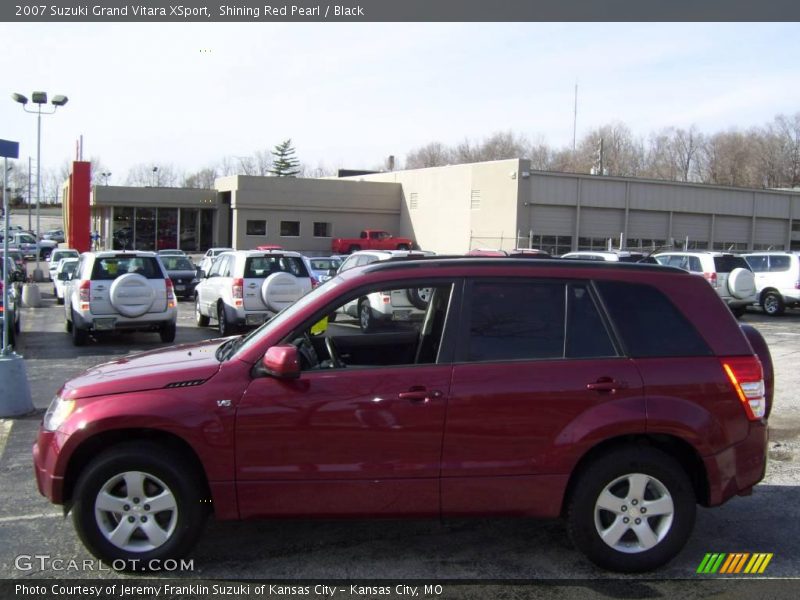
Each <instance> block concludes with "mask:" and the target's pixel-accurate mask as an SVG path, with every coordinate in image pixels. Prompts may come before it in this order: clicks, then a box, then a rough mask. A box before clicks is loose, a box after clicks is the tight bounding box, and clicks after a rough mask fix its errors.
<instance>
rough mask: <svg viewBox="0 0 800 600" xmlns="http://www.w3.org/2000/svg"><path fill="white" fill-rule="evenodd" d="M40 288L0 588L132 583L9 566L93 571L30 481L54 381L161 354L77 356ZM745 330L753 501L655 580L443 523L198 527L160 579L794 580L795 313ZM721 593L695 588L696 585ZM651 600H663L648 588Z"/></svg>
mask: <svg viewBox="0 0 800 600" xmlns="http://www.w3.org/2000/svg"><path fill="white" fill-rule="evenodd" d="M39 285H40V289H41V292H42V306H41V307H40V308H35V309H34V308H26V309H23V314H22V334H21V336H20V345H19V348H18V350H19V353H20V354H22V355H23V356H24V357H25V361H26V369H27V373H28V378H29V381H30V385H31V390H32V395H33V401H34V405H35V407H36V408H37V409H38V412H37V413H36V414H34V415H32V416H29V417H25V418H19V419H5V420H3V419H0V499H1V500H2V502H0V578H4V579H23V578H62V577H67V578H72V577H74V578H77V577H90V578H100V579H111V578H120V577H124V578H127V579H132V578H134V576H129V575H121V574H118V573H116V572H114V571H108V570H104V571H97V570H94V571H92V570H88V571H87V570H76V571H69V570H64V569H63V567H62V568H61V569H58V568H55V567H54V566H53V564H52V561H49V562H47V563H36V562H35V561H34V562H33V564H32V565H28V566H26V565H27V563H26V562H25V561H23V563H20V560H19V557H20V556H35V555H41V554H47V555H49V556H50V557H54V558H58V559H61V560H62V561H64V563H68V562H69V561H73V560H74V561H76V562H77V563H78V564H83V561H84V560H90V559H91V556H90V555H89V554H88V552H87V551H86V550H85V549H84V547H83V546H82V544H81V543H80V541H79V540H78V538H77V535H76V534H75V532H74V530H73V527H72V523H71V521H70V520H69V519H66V520H65V519H64V518H63V516H62V514H61V513H60V511H59V510H58V508H56V507H54V506H52V505H50V504H49V503H48V502H47V501H46V500H45V499H44V498H42V497H41V496H39V494H38V492H37V490H36V484H35V482H34V478H33V472H32V467H31V445H32V444H33V441H34V439H35V436H36V432H37V428H38V426H39V421H40V419H41V414H42V411H43V410H44V409H45V408H46V407H47V405H48V404H49V402H50V399H51V398H52V396H53V395H54V393H55V392H56V391H57V390H58V388H59V387H60V385H61V384H62V383H63V382H64V380H66V379H68V378H70V377H72V376H74V375H76V374H77V373H79V372H81V371H83V370H84V369H86V368H88V367H90V366H92V365H94V364H96V363H99V362H103V361H106V360H109V359H113V358H115V357H120V356H123V355H125V354H128V353H130V352H136V351H142V350H150V349H154V348H157V347H160V346H162V344H161V342H160V339H159V337H158V335H157V334H150V333H147V334H145V333H134V334H122V335H116V336H109V337H106V338H101V339H99V340H96V341H92V342H90V343H88V344H87V345H86V346H84V347H80V348H75V347H74V346H73V345H72V342H71V339H70V336H69V335H67V334H66V333H65V331H64V318H63V307H61V306H58V305H56V303H55V299H54V298H53V296H52V285H51V284H49V283H42V284H39ZM790 312H791V311H790ZM744 320H745V321H746V322H749V323H752V324H754V325H755V326H756V327H758V328H759V329H760V330H761V331H762V333H763V334H764V335H765V337H766V339H767V341H768V343H769V345H770V348H771V351H772V354H773V357H774V360H775V366H776V380H777V387H776V400H775V404H774V409H773V413H772V417H771V421H770V423H771V441H770V459H771V460H770V463H769V468H768V473H767V477H766V479H765V481H764V482H762V483H761V484H760V485H759V486H758V487H757V488H756V490H755V492H754V494H753V495H752V496H749V497H741V498H735V499H733V500H732V501H730V502H729V503H727V504H726V505H724V506H723V507H721V508H716V509H699V511H698V515H697V523H696V526H695V529H694V533H693V535H692V537H691V539H690V541H689V543H688V545H687V546H686V548H685V549H684V550H683V552H682V553H681V554H680V555H679V557H678V558H677V559H676V560H674V561H673V562H672V563H670V564H669V565H668V566H667V567H665V568H663V569H661V570H660V571H658V572H657V573H654V574H648V575H643V576H627V577H620V576H619V575H613V574H609V573H607V572H604V571H601V570H599V569H597V568H595V567H594V566H593V565H591V564H590V563H589V562H587V561H586V560H585V559H584V558H583V557H582V555H580V554H579V553H578V552H577V551H576V550H575V549H573V548H572V546H571V545H570V543H569V541H568V539H567V536H566V532H565V529H564V526H563V524H562V523H561V522H558V521H533V520H495V519H492V520H490V519H479V520H458V521H448V522H445V523H442V522H439V521H436V520H428V521H356V522H352V521H339V522H328V521H326V522H307V521H264V522H246V523H237V522H224V523H223V522H213V521H209V523H208V524H207V526H206V531H205V534H204V536H203V537H202V539H201V542H200V544H199V545H198V546H197V548H196V550H195V551H194V553H193V554H192V555H191V557H190V558H191V559H192V560H193V569H192V570H187V571H184V572H170V573H169V574H168V575H169V577H177V578H197V577H200V578H203V579H230V578H235V579H251V578H264V577H268V578H274V579H287V580H295V579H315V580H328V579H330V580H341V579H374V578H381V579H384V578H386V579H395V580H409V579H437V580H463V579H470V580H491V581H495V582H504V581H505V582H514V581H518V580H531V579H547V580H560V581H563V582H565V583H567V582H568V580H582V581H587V582H603V581H612V580H613V581H619V580H620V579H622V580H624V581H627V582H629V584H631V585H634V584H633V581H632V580H638V582H639V583H638V584H636V585H645V586H649V585H656V583H657V581H658V580H674V581H675V582H676V585H679V586H680V590H681V591H680V593H681V595H683V596H685V597H698V598H699V597H705V596H706V595H707V592H708V588H707V587H703V586H698V581H697V576H696V575H695V571H696V569H697V567H698V565H699V564H700V562H701V561H702V559H703V557H704V555H705V554H706V553H707V552H731V553H732V552H769V553H774V557H773V559H772V562H771V563H770V564H769V568H768V570H767V572H766V575H769V576H770V577H780V578H797V577H800V536H799V535H797V534H798V532H800V526H799V525H798V523H800V487H799V486H800V467H799V466H798V464H799V463H798V458H800V398H799V397H798V395H797V394H796V393H795V389H796V388H797V386H798V384H800V370H798V369H797V368H796V362H797V356H798V354H800V312H792V313H791V314H787V315H785V316H783V317H780V318H768V317H766V316H764V315H762V314H761V313H760V312H757V311H753V312H750V313H748V314H747V315H746V316H745V317H744ZM211 337H215V331H214V330H212V329H210V328H198V327H197V326H195V324H194V315H193V305H192V304H191V303H188V302H181V303H180V305H179V319H178V331H177V337H176V340H175V341H176V343H183V342H193V341H199V340H203V339H207V338H211ZM654 577H655V578H656V580H654ZM680 580H683V582H682V583H681V581H680ZM654 581H655V583H654ZM718 582H719V580H716V583H714V582H713V581H712V582H711V583H709V581H708V580H706V583H705V584H704V585H712V584H713V585H717V583H718ZM590 587H591V586H590ZM628 589H629V590H634V589H637V588H635V587H632V588H628ZM647 589H650V588H646V589H645V592H646V591H647ZM703 590H705V591H703ZM640 591H641V590H640ZM645 592H642V593H643V594H644V595H645V596H652V595H653V594H649V593H645ZM653 592H654V594H655V595H656V596H658V595H662V594H661V593H659V592H658V589H657V586H656V588H653ZM671 593H674V589H673V591H672V592H671ZM575 595H576V596H579V595H580V594H575ZM572 596H573V595H572V594H570V597H572ZM617 597H619V596H617ZM627 597H632V596H627ZM636 597H639V596H636Z"/></svg>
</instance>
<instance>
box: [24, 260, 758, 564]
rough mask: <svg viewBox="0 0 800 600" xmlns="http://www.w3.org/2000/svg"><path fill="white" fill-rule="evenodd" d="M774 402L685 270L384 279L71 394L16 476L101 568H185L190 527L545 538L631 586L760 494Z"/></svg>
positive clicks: (344, 279) (485, 269)
mask: <svg viewBox="0 0 800 600" xmlns="http://www.w3.org/2000/svg"><path fill="white" fill-rule="evenodd" d="M423 287H424V288H430V290H431V293H430V294H429V295H428V297H427V300H426V307H425V316H424V319H422V320H421V321H419V322H402V321H398V322H389V323H387V324H386V325H385V327H384V328H382V329H381V330H379V331H378V332H375V333H362V332H361V331H359V329H358V327H357V326H356V324H355V321H354V322H353V323H348V322H347V321H346V320H345V319H346V317H342V312H341V311H339V312H337V309H338V308H340V307H342V306H343V305H345V304H346V303H348V302H352V301H353V300H354V299H357V298H359V297H363V296H364V295H367V294H373V293H383V294H391V293H392V292H393V291H397V290H405V289H409V288H411V289H414V288H423ZM334 313H336V314H337V315H339V318H338V319H337V320H336V322H335V323H333V322H329V319H328V316H329V315H331V314H334ZM765 373H766V376H765ZM772 389H773V382H772V367H771V362H770V357H769V352H768V350H767V348H766V345H765V344H764V341H763V338H761V337H760V335H759V334H758V333H757V332H756V331H755V330H754V329H752V328H749V329H746V330H743V329H742V328H741V327H740V326H739V325H738V324H737V322H736V320H735V319H734V317H733V316H732V315H731V313H730V311H728V310H727V308H726V306H725V304H724V303H723V302H722V301H721V300H720V298H719V297H718V296H717V294H716V292H715V291H714V289H713V288H711V287H710V286H709V285H708V284H707V283H706V282H705V281H704V280H703V279H702V278H698V277H692V276H691V275H690V274H688V273H686V272H685V271H682V270H678V269H674V268H670V267H661V266H657V265H636V264H611V263H583V262H579V261H552V260H546V259H545V260H542V259H537V260H520V259H503V258H456V259H439V258H433V259H429V260H410V261H409V260H406V261H399V260H398V261H394V260H391V261H384V262H380V263H374V264H372V265H369V266H366V267H363V268H356V269H352V270H350V271H347V272H344V273H342V274H341V275H338V276H337V277H335V278H333V279H332V280H330V282H328V283H326V284H325V285H324V286H320V287H319V288H317V289H316V290H315V291H313V292H312V293H310V294H308V295H306V296H304V297H303V298H301V299H300V300H298V301H297V302H296V303H295V304H293V305H292V306H291V307H289V308H287V309H286V310H284V311H283V312H281V313H280V314H278V315H277V316H276V317H274V318H273V319H271V320H270V321H268V322H267V323H265V324H264V325H263V326H262V327H260V328H258V329H256V330H254V331H253V332H251V333H249V334H248V335H246V336H239V337H231V338H226V339H218V340H212V341H207V342H204V343H200V344H195V345H184V346H177V347H172V348H165V349H162V350H156V351H152V352H146V353H143V354H139V355H136V356H131V357H126V358H123V359H119V360H116V361H112V362H108V363H105V364H103V365H99V366H97V367H95V368H93V369H91V370H89V371H87V372H86V373H84V374H83V375H80V376H79V377H77V378H75V379H73V380H71V381H68V382H67V383H66V384H64V386H63V387H62V388H61V389H60V390H59V392H58V394H57V396H56V398H55V399H54V400H53V403H52V405H51V406H50V408H49V410H48V412H47V414H46V415H45V417H44V421H43V424H42V428H41V430H40V433H39V437H38V440H37V442H36V445H35V447H34V451H33V453H34V461H35V469H36V478H37V481H38V485H39V489H40V491H41V492H42V493H43V494H44V495H45V496H47V497H48V498H49V499H50V500H51V501H52V502H54V503H57V504H65V505H66V506H67V507H68V508H69V509H71V511H72V513H73V517H74V523H75V526H76V528H77V531H78V534H79V535H80V537H81V539H82V540H83V542H84V543H85V544H86V546H87V547H88V548H89V550H90V551H91V552H92V553H93V554H95V555H96V556H98V557H100V558H101V559H104V560H106V561H108V562H109V563H112V564H114V565H115V566H116V567H117V568H119V565H121V564H126V565H127V564H139V565H142V564H145V565H146V564H147V561H148V560H152V559H163V558H167V557H177V556H180V555H182V554H185V553H186V552H188V551H189V550H190V548H191V547H192V545H193V544H194V542H195V540H196V538H197V536H198V535H199V533H200V530H201V528H200V526H199V524H200V523H201V522H202V518H203V517H204V516H205V514H206V512H208V510H209V509H211V510H213V513H214V514H215V516H216V517H217V518H218V519H249V518H254V517H365V516H370V517H398V516H402V517H442V518H446V517H464V516H486V515H505V516H509V515H513V516H519V517H559V516H562V517H565V518H566V521H567V529H568V532H569V535H570V537H571V538H572V540H573V542H574V544H575V545H576V546H577V547H578V548H579V549H580V550H581V551H583V552H584V553H585V554H586V555H587V556H588V557H589V558H590V559H591V560H592V561H594V562H595V563H597V564H598V565H601V566H603V567H606V568H608V569H613V570H619V571H642V570H648V569H653V568H656V567H658V566H660V565H662V564H664V563H665V562H667V561H668V560H670V559H671V558H672V557H674V556H675V555H676V554H677V553H678V552H679V551H680V550H681V548H682V547H683V545H684V543H685V542H686V540H687V538H688V537H689V535H690V533H691V531H692V527H693V523H694V519H695V507H696V505H697V504H700V505H702V506H717V505H719V504H722V503H723V502H725V501H726V500H728V499H729V498H731V497H733V496H735V495H737V494H739V495H746V494H749V493H750V492H751V491H752V488H753V486H755V485H756V484H757V483H758V482H759V481H760V480H761V479H762V478H763V476H764V470H765V466H766V455H767V452H766V444H767V416H768V415H769V411H770V404H771V397H772ZM134 560H135V561H138V563H132V562H131V561H134ZM122 561H127V562H124V563H123V562H122Z"/></svg>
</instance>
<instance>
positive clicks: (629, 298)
mask: <svg viewBox="0 0 800 600" xmlns="http://www.w3.org/2000/svg"><path fill="white" fill-rule="evenodd" d="M597 287H598V289H599V290H600V293H601V296H602V297H603V301H604V302H605V305H606V307H607V308H608V313H609V316H610V317H611V319H612V321H613V322H614V325H615V327H616V329H617V331H618V332H619V334H620V337H621V338H622V342H623V343H624V345H625V349H626V350H627V353H628V354H629V355H630V356H633V357H639V358H646V357H655V356H663V357H666V356H709V355H711V350H709V348H708V345H706V343H705V341H704V340H703V338H701V337H700V334H699V333H697V331H696V330H695V328H694V327H693V326H692V324H691V323H689V321H687V320H686V318H685V317H684V316H683V315H682V314H681V312H680V311H679V310H678V309H677V308H676V307H675V306H674V305H673V304H672V302H670V300H669V299H668V298H667V297H666V296H665V295H664V294H663V293H662V292H660V291H659V290H657V289H655V288H654V287H651V286H649V285H642V284H636V283H622V282H616V281H603V282H598V284H597Z"/></svg>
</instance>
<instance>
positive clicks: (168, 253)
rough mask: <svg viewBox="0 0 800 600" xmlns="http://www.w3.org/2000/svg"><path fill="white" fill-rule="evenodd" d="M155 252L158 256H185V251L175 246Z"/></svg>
mask: <svg viewBox="0 0 800 600" xmlns="http://www.w3.org/2000/svg"><path fill="white" fill-rule="evenodd" d="M156 254H158V255H159V256H186V252H184V251H183V250H178V249H177V248H169V249H164V250H158V251H157V252H156Z"/></svg>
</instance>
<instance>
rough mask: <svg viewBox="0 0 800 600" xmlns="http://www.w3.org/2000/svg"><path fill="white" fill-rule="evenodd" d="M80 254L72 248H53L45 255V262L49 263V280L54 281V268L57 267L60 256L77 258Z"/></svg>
mask: <svg viewBox="0 0 800 600" xmlns="http://www.w3.org/2000/svg"><path fill="white" fill-rule="evenodd" d="M80 255H81V253H80V252H78V251H77V250H75V249H73V248H56V249H55V250H53V252H51V253H50V256H48V257H47V262H48V263H49V264H50V265H49V267H48V271H49V272H50V281H53V282H55V280H56V268H57V267H58V262H59V261H60V260H61V259H62V258H78V257H79V256H80Z"/></svg>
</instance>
